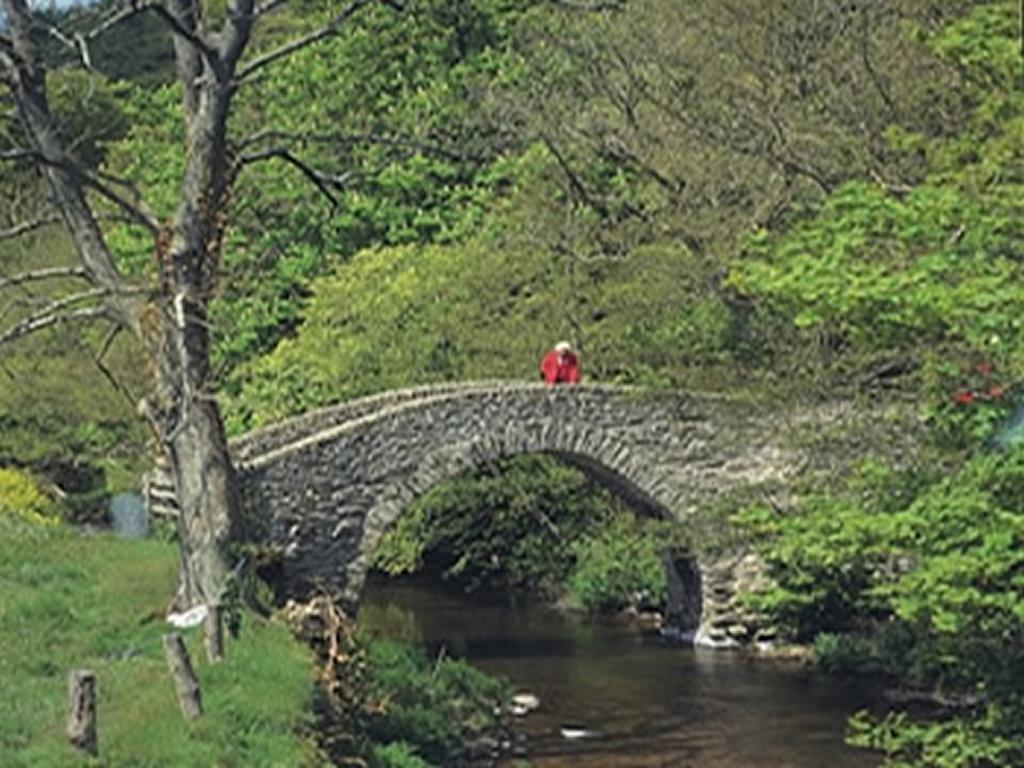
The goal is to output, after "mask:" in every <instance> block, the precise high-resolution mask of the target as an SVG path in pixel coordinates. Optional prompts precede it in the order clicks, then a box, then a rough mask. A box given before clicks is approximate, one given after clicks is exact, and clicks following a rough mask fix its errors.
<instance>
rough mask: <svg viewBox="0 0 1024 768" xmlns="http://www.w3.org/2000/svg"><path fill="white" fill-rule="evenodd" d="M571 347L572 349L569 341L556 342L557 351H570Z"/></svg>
mask: <svg viewBox="0 0 1024 768" xmlns="http://www.w3.org/2000/svg"><path fill="white" fill-rule="evenodd" d="M570 349H572V344H570V343H569V342H568V341H560V342H558V343H557V344H555V352H568V351H569V350H570Z"/></svg>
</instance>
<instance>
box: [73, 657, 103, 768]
mask: <svg viewBox="0 0 1024 768" xmlns="http://www.w3.org/2000/svg"><path fill="white" fill-rule="evenodd" d="M67 735H68V741H70V742H71V746H72V747H74V748H75V749H77V750H80V751H82V752H86V753H88V754H90V755H95V754H96V753H97V749H98V747H97V744H96V675H94V674H93V673H92V672H90V671H89V670H88V669H73V670H71V674H70V675H69V677H68V727H67Z"/></svg>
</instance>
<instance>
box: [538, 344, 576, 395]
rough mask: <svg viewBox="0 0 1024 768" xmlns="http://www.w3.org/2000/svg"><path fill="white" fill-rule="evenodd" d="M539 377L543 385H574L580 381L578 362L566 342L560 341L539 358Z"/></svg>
mask: <svg viewBox="0 0 1024 768" xmlns="http://www.w3.org/2000/svg"><path fill="white" fill-rule="evenodd" d="M540 377H541V379H542V380H543V381H544V383H545V384H549V385H554V384H576V383H578V382H579V380H580V361H579V358H578V357H576V354H575V353H574V352H573V351H572V346H571V345H570V344H569V342H567V341H560V342H558V343H557V344H555V348H554V349H552V350H550V351H549V352H548V353H547V354H545V355H544V357H543V358H541V361H540Z"/></svg>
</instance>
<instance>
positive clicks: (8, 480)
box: [0, 468, 58, 525]
mask: <svg viewBox="0 0 1024 768" xmlns="http://www.w3.org/2000/svg"><path fill="white" fill-rule="evenodd" d="M0 517H17V518H19V519H21V520H25V521H27V522H30V523H36V524H40V525H53V524H56V523H57V522H58V508H57V505H56V504H55V503H54V501H53V500H52V499H50V498H49V497H48V496H47V495H46V494H44V493H43V492H42V491H41V490H40V489H39V486H38V485H37V484H36V482H35V480H33V479H32V477H31V476H30V475H28V474H26V473H24V472H20V471H18V470H16V469H2V468H0Z"/></svg>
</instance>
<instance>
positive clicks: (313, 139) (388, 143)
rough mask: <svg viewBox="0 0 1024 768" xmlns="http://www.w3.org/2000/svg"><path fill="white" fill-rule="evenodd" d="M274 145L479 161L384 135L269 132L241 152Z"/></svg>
mask: <svg viewBox="0 0 1024 768" xmlns="http://www.w3.org/2000/svg"><path fill="white" fill-rule="evenodd" d="M270 141H274V142H282V141H291V142H295V143H297V144H328V145H336V146H341V147H353V146H356V145H358V144H372V145H377V146H383V147H394V148H396V149H405V150H411V151H414V152H421V153H422V154H424V155H433V156H434V157H442V158H444V159H446V160H452V161H454V162H459V163H465V162H473V161H475V160H478V159H479V158H478V157H474V156H472V155H467V154H465V153H463V152H457V151H455V150H453V149H451V148H449V147H445V146H444V145H442V144H436V143H431V142H427V141H419V140H417V139H411V138H406V137H403V136H389V135H387V134H383V133H294V132H290V131H279V130H267V131H260V132H259V133H254V134H252V135H251V136H247V137H245V138H244V139H242V140H241V141H240V142H239V144H238V148H239V149H240V150H242V149H248V148H250V147H252V146H255V145H257V144H262V143H264V142H270Z"/></svg>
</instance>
